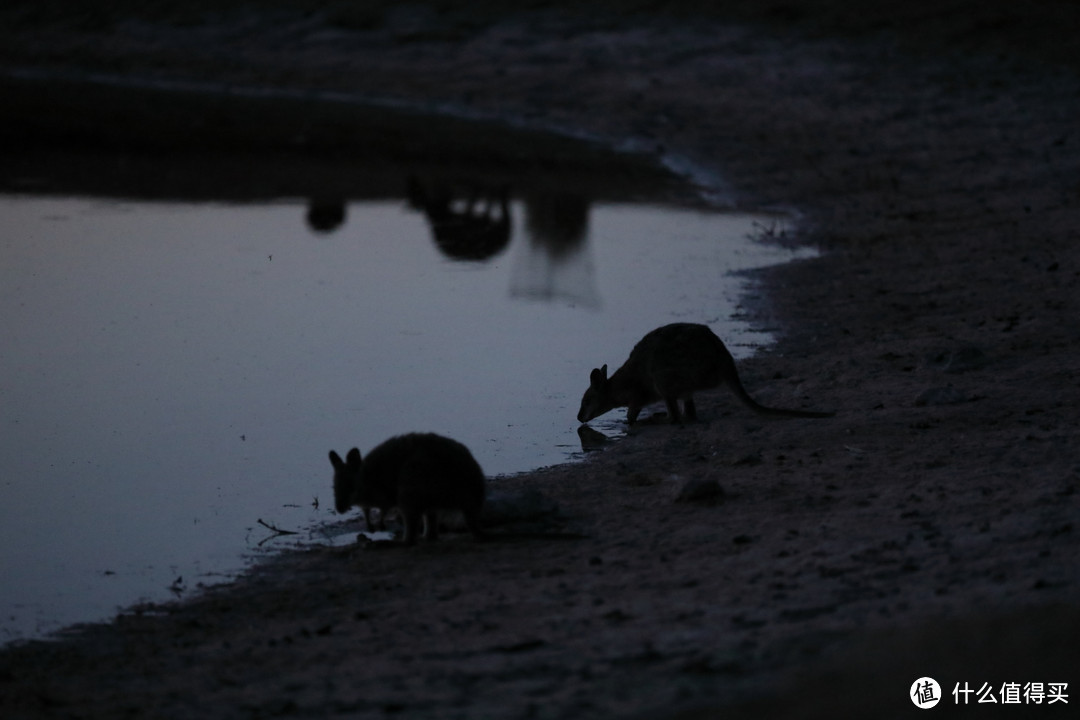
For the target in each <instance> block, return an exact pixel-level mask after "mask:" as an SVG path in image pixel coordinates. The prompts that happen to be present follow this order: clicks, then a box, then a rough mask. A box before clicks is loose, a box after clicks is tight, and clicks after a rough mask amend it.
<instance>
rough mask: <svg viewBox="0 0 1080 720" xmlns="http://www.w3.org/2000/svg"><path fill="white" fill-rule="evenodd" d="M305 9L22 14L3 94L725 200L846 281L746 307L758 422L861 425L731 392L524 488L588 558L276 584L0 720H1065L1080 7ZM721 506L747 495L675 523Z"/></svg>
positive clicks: (128, 636)
mask: <svg viewBox="0 0 1080 720" xmlns="http://www.w3.org/2000/svg"><path fill="white" fill-rule="evenodd" d="M297 5H303V3H282V7H283V8H284V9H275V10H273V11H269V10H267V11H263V12H261V13H253V12H246V11H245V12H238V13H233V12H231V11H218V12H215V13H214V14H213V15H212V16H211V17H210V19H209V20H203V19H199V18H202V16H198V17H197V18H196V19H192V16H189V15H183V17H182V18H179V19H182V20H183V22H178V16H176V15H173V14H171V13H172V10H168V11H166V10H162V11H161V12H160V13H149V14H146V13H144V14H143V15H142V16H129V15H125V14H118V15H116V16H112V17H104V18H103V17H101V16H95V17H93V18H89V17H87V16H84V15H79V14H75V15H71V14H66V15H65V14H59V15H50V14H49V12H47V10H48V8H52V7H54V6H55V7H60V6H63V3H59V4H58V5H54V4H51V3H45V4H43V5H42V6H41V7H43V8H46V9H45V10H40V11H30V10H25V11H20V10H19V9H18V8H15V9H6V10H4V11H3V12H4V13H5V14H6V19H8V22H6V23H4V28H5V30H3V31H2V32H3V33H4V38H3V40H4V42H3V43H2V45H3V47H4V50H3V51H2V53H0V61H2V62H3V64H4V66H5V67H7V68H20V69H23V70H25V69H27V68H31V69H34V71H35V72H38V71H48V72H49V73H61V74H63V75H65V76H67V77H70V76H71V75H72V73H74V74H79V73H83V72H85V71H87V70H94V71H101V72H107V73H110V74H113V75H117V76H122V77H127V78H139V79H141V80H154V81H156V82H164V81H169V82H176V81H181V80H182V81H186V82H213V83H227V84H235V85H243V86H245V87H266V86H272V87H276V88H292V89H304V90H312V89H318V90H323V91H333V92H340V93H348V94H354V95H357V96H363V97H378V98H394V99H396V100H399V101H406V102H408V103H409V104H410V105H411V106H415V107H427V108H442V109H447V108H449V109H452V110H454V111H455V112H459V113H471V114H476V115H479V116H488V117H506V118H514V119H516V120H519V121H524V122H527V123H529V124H531V125H532V126H534V127H557V128H564V129H574V130H575V131H583V132H587V133H589V134H591V135H594V136H598V137H603V138H607V139H609V140H611V141H613V142H620V143H628V144H630V145H632V146H633V147H635V148H638V149H644V150H647V151H649V152H652V153H654V154H656V156H657V157H658V159H662V160H664V161H666V162H668V163H670V164H673V165H676V166H679V167H682V168H685V169H687V170H688V171H692V173H693V174H694V176H695V177H698V178H702V179H707V180H708V182H709V185H708V187H705V188H702V189H703V190H707V191H709V192H708V193H706V194H707V195H709V196H711V197H713V198H719V199H721V200H724V201H734V202H735V203H736V204H738V205H741V206H745V207H751V206H752V207H762V206H784V207H789V208H793V209H795V210H797V211H799V212H800V213H801V214H802V217H803V222H802V224H801V227H800V230H799V232H798V233H797V234H795V235H794V236H792V237H788V238H784V239H782V240H785V241H789V242H801V243H812V244H815V245H818V246H820V247H821V248H822V249H823V250H824V251H825V252H824V254H823V255H822V256H821V257H820V258H818V259H815V260H810V261H805V262H800V263H798V264H793V265H789V266H785V267H781V268H775V269H770V270H767V271H765V272H762V273H759V274H757V275H756V276H755V278H756V280H758V281H760V293H759V294H756V295H755V296H754V297H752V298H747V302H746V304H745V307H744V311H745V313H746V314H747V316H748V317H750V318H751V319H752V320H753V321H754V322H756V323H758V324H760V325H761V326H763V327H769V328H775V329H778V330H779V331H781V333H782V339H781V342H780V343H779V345H778V346H776V347H775V348H773V349H772V350H770V351H769V352H767V353H763V354H762V355H760V356H759V357H756V358H754V359H752V360H750V361H747V362H746V363H744V364H743V365H742V372H743V375H744V381H745V383H746V384H747V386H748V387H749V388H750V389H751V391H752V392H753V393H754V394H755V395H757V396H758V397H759V398H761V399H763V400H767V401H768V402H770V403H774V404H789V403H790V404H802V402H803V401H804V400H805V401H808V402H809V403H811V404H815V405H826V406H829V407H833V408H836V409H837V410H838V414H837V417H836V418H835V419H831V420H824V421H822V420H784V421H774V420H768V419H760V418H757V417H755V416H752V415H749V414H748V413H747V412H746V411H745V410H744V409H743V408H741V407H739V406H737V405H736V404H735V403H733V402H732V401H731V400H730V398H729V397H728V396H727V395H726V394H724V393H722V392H721V393H715V394H711V395H709V396H707V397H706V398H703V399H702V401H700V402H699V411H700V414H701V415H702V417H703V421H702V422H700V423H698V424H694V425H689V426H687V427H684V428H680V429H673V428H670V427H667V426H663V425H646V426H644V427H642V428H640V430H638V431H636V432H635V433H634V434H633V435H632V437H630V438H628V439H627V440H625V441H623V442H621V443H619V444H618V445H616V446H615V447H613V448H612V449H610V450H608V451H606V452H604V453H602V454H599V455H597V456H595V457H594V458H593V459H592V460H591V461H589V462H587V463H585V464H582V465H576V466H572V467H558V468H552V469H548V470H543V471H539V472H536V473H531V474H528V475H524V476H520V477H515V478H510V479H505V480H503V481H501V483H502V484H503V485H504V486H505V487H508V488H540V489H541V490H542V492H543V493H544V494H545V495H547V496H548V497H550V498H551V499H552V500H554V501H556V502H557V503H558V505H559V508H560V519H559V520H558V522H557V524H556V527H557V528H558V529H561V530H566V531H568V532H569V533H576V534H581V535H584V536H585V537H584V538H583V539H578V540H560V541H558V542H554V541H541V540H526V541H520V542H502V543H498V542H497V543H490V544H477V543H474V542H472V541H471V540H470V539H469V538H467V537H465V536H451V535H448V536H446V537H445V538H444V541H440V543H438V544H436V545H432V546H426V547H419V548H416V549H414V550H409V551H387V552H378V551H369V550H363V549H358V548H349V549H326V550H315V551H311V552H304V553H292V554H287V555H285V556H283V557H282V558H280V559H279V560H277V561H275V562H272V563H267V564H265V565H262V566H260V567H258V568H255V569H254V570H253V571H252V572H251V573H250V574H249V575H248V576H246V577H244V578H242V579H241V580H239V581H237V582H236V583H233V584H231V585H228V586H225V587H220V588H216V589H213V590H211V591H209V592H207V593H205V594H204V595H203V596H201V597H198V598H195V599H192V600H189V601H188V602H185V603H183V604H179V605H170V606H163V607H160V608H144V609H141V610H139V611H133V612H127V613H124V614H122V615H121V616H120V617H119V618H118V619H117V621H116V622H115V623H112V624H110V625H105V626H98V627H91V628H87V629H85V630H83V631H80V632H78V633H75V634H74V635H72V636H71V637H69V638H67V639H65V640H64V641H63V642H59V643H31V644H28V645H26V646H22V647H16V648H12V649H8V650H6V651H4V652H3V653H0V713H2V715H3V716H4V717H5V718H9V717H122V716H125V715H131V716H139V717H144V716H161V717H180V716H198V717H202V718H219V717H220V718H226V717H229V718H231V717H238V716H245V715H251V716H257V717H263V716H274V715H285V716H308V717H326V716H330V715H336V714H340V715H344V716H362V717H378V716H382V715H396V716H402V717H470V718H477V717H500V718H516V717H576V718H578V717H620V716H637V715H638V714H640V715H641V716H642V717H645V716H649V717H652V716H655V715H661V716H663V715H665V714H668V715H671V714H676V713H681V712H682V710H683V709H684V708H702V707H704V708H708V709H706V710H701V711H700V712H699V711H692V710H687V711H686V714H685V715H680V716H686V717H689V716H702V717H704V716H706V715H710V714H713V713H714V712H715V710H716V709H717V708H724V709H725V712H728V713H737V712H741V713H746V714H747V716H749V714H751V713H754V712H760V711H762V709H765V710H767V711H769V712H770V713H771V714H773V715H781V714H786V715H793V716H794V715H799V716H816V715H821V716H825V715H828V716H830V717H832V716H836V715H843V714H844V712H843V709H844V708H847V710H848V711H849V714H850V713H854V712H859V713H861V714H863V715H869V714H873V715H874V716H877V717H892V716H900V715H901V714H904V713H909V712H914V711H915V709H914V707H913V705H911V704H910V702H909V701H908V700H907V699H906V696H907V693H908V689H909V686H910V685H911V683H912V682H913V681H914V680H915V679H916V678H918V677H920V676H923V675H929V676H933V677H936V678H937V679H938V680H939V681H940V682H941V684H942V686H943V688H944V691H945V692H946V693H950V692H951V689H952V688H953V685H954V683H964V682H967V683H970V684H971V685H972V686H975V687H978V686H981V685H982V684H983V683H984V682H987V683H991V684H993V685H994V686H995V688H996V689H1000V687H1001V685H1002V683H1005V682H1017V683H1021V684H1023V683H1027V682H1044V683H1050V682H1068V683H1070V685H1069V687H1070V688H1071V689H1074V690H1075V689H1076V688H1075V682H1076V681H1077V678H1076V668H1077V667H1080V662H1078V660H1080V657H1077V651H1076V650H1075V648H1074V647H1071V646H1070V645H1069V643H1068V642H1067V640H1068V639H1069V638H1075V637H1077V630H1078V629H1080V628H1078V625H1080V613H1078V612H1077V611H1076V607H1077V601H1078V600H1080V585H1078V580H1080V578H1078V568H1080V562H1078V561H1080V537H1078V531H1077V522H1078V520H1080V508H1078V497H1077V485H1078V484H1080V442H1078V440H1080V421H1078V419H1077V413H1076V410H1075V408H1076V406H1077V404H1078V403H1077V400H1078V395H1080V369H1078V367H1077V360H1076V358H1077V357H1078V349H1080V307H1078V304H1080V292H1078V290H1080V287H1078V286H1080V250H1078V242H1077V240H1078V239H1080V172H1078V170H1080V136H1078V134H1077V130H1076V125H1075V118H1077V117H1080V81H1078V78H1077V73H1076V71H1077V69H1078V67H1080V64H1078V63H1077V61H1076V57H1075V55H1074V53H1073V52H1071V51H1069V50H1068V49H1063V48H1064V46H1063V45H1059V44H1057V43H1058V41H1059V39H1061V38H1063V37H1068V31H1067V28H1068V27H1076V23H1077V21H1078V20H1080V11H1076V10H1073V9H1072V8H1071V7H1069V6H1067V5H1066V4H1064V3H1062V4H1058V3H1049V2H1047V3H1034V4H1029V6H1025V7H1024V8H1023V10H1024V12H1023V14H1022V15H1021V14H1019V11H1014V10H1013V9H1012V8H1013V6H1012V5H1011V4H1006V3H995V2H989V3H967V2H956V3H950V2H937V3H928V2H914V3H908V4H907V5H906V6H905V10H904V11H903V12H902V13H900V14H890V13H887V12H884V11H881V12H878V11H865V12H864V11H863V9H862V6H861V4H859V5H857V6H855V5H854V4H852V6H855V7H857V8H858V12H856V11H847V10H846V9H845V8H846V7H847V6H846V5H845V4H843V3H834V2H819V3H805V4H790V5H787V4H780V3H760V4H755V7H756V8H757V9H749V8H750V6H751V4H749V3H748V4H747V5H746V8H743V5H742V3H734V4H733V6H732V7H733V9H732V10H731V11H730V12H731V13H732V15H729V16H723V15H716V14H713V15H699V14H694V13H691V12H689V11H688V13H675V14H672V13H660V12H658V11H657V12H647V8H646V12H645V13H644V14H637V15H634V16H631V17H619V16H612V15H608V14H605V13H604V12H602V11H599V10H597V11H594V12H590V13H580V12H579V13H566V12H561V11H558V10H556V9H551V8H543V9H538V10H533V11H529V12H527V13H522V14H510V13H507V14H499V13H495V12H494V11H492V10H490V9H489V7H488V5H486V4H478V5H477V6H476V7H477V8H480V9H478V10H474V11H472V12H471V13H470V12H465V11H455V12H456V14H453V13H452V14H440V13H439V12H438V11H436V10H424V9H422V8H419V7H416V6H408V7H407V8H406V9H405V10H395V11H391V12H389V14H378V13H376V14H374V15H372V16H366V15H365V16H364V17H362V18H359V19H358V17H357V16H349V17H350V18H351V20H349V21H348V22H346V21H345V19H343V18H342V16H340V15H333V14H332V13H331V14H318V13H315V14H312V13H311V12H310V11H295V10H293V9H290V8H295V7H296V6H297ZM309 5H313V4H310V3H309ZM330 5H334V4H332V3H327V4H321V5H320V7H322V6H327V7H329V6H330ZM342 5H343V4H340V3H339V4H336V5H335V7H338V6H342ZM150 7H151V8H159V9H160V8H161V7H166V9H168V8H171V7H172V5H168V6H166V5H165V4H161V5H152V4H151V6H150ZM309 10H310V8H309ZM338 10H340V7H338ZM132 12H133V11H132ZM12 13H14V14H13V15H12ZM20 13H21V14H20ZM193 137H196V138H197V133H195V134H194V135H193ZM721 179H722V182H723V184H722V185H721V184H720V182H721ZM658 281H659V279H658ZM645 329H648V328H643V330H645ZM624 351H625V349H620V348H612V349H610V351H609V352H607V353H605V356H604V357H598V358H597V362H598V363H600V362H609V363H617V362H618V361H620V360H621V359H622V358H621V353H623V352H624ZM587 370H588V368H583V369H582V372H583V375H582V377H583V383H584V379H585V376H586V373H587ZM567 421H568V422H571V421H572V418H567ZM313 462H323V459H321V458H316V459H313ZM698 478H700V479H712V480H716V481H717V482H718V483H719V485H720V487H721V488H722V493H721V494H720V495H719V496H714V497H712V498H710V499H708V500H707V501H698V502H676V501H675V498H676V495H677V493H678V490H679V489H680V488H681V487H682V485H683V484H684V483H685V482H686V481H688V480H690V479H698ZM799 677H808V678H809V679H806V680H805V681H804V682H805V685H802V686H799V685H797V683H798V678H799ZM793 683H796V684H795V685H793ZM792 687H795V688H796V689H794V690H790V688H792ZM852 688H858V689H859V690H860V692H853V691H851V689H852ZM830 689H831V690H834V691H836V692H832V693H830V692H829V691H830ZM845 689H846V690H848V692H844V690H845ZM815 693H816V694H815ZM811 697H812V698H814V700H813V701H810V700H808V698H811ZM746 703H749V705H747V704H746ZM944 704H945V705H947V706H951V705H952V704H953V700H952V696H951V695H950V694H947V695H946V699H945V701H944ZM1073 705H1074V703H1073V701H1072V698H1070V704H1069V705H1068V706H1066V705H1064V704H1063V703H1057V704H1055V705H1054V706H1050V705H1045V704H1044V705H1041V706H1038V707H1035V706H1026V707H1024V706H1021V707H1016V708H1008V709H1009V710H1015V711H1016V712H1015V714H1016V715H1018V716H1019V715H1024V713H1025V711H1027V712H1028V713H1029V714H1030V715H1031V716H1037V717H1040V718H1041V717H1048V716H1061V715H1063V714H1064V713H1067V712H1068V709H1069V708H1070V707H1072V706H1073ZM852 708H855V709H854V710H853V709H852ZM950 709H951V710H956V708H950ZM969 709H971V710H972V713H971V714H972V715H979V716H981V715H982V714H983V712H982V711H983V710H984V709H985V708H984V707H981V706H972V707H971V708H969ZM975 711H978V712H975ZM694 713H698V714H697V715H695V714H694ZM954 714H955V713H954Z"/></svg>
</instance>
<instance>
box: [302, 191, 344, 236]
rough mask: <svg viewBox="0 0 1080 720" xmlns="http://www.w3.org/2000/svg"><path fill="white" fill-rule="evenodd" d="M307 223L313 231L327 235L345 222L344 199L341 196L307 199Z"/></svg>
mask: <svg viewBox="0 0 1080 720" xmlns="http://www.w3.org/2000/svg"><path fill="white" fill-rule="evenodd" d="M306 219H307V224H308V227H310V228H311V229H312V230H313V231H314V232H315V233H317V234H319V235H328V234H330V233H332V232H334V231H335V230H337V229H338V228H339V227H341V226H342V225H344V224H345V201H344V200H343V199H341V198H311V199H310V200H308V207H307V215H306Z"/></svg>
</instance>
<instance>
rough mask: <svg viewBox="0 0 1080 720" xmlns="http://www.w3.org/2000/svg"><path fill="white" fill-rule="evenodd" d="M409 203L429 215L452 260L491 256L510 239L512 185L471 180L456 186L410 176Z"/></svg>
mask: <svg viewBox="0 0 1080 720" xmlns="http://www.w3.org/2000/svg"><path fill="white" fill-rule="evenodd" d="M406 192H407V195H408V198H409V206H410V207H412V208H413V209H415V210H419V211H420V212H422V213H423V214H424V217H425V218H427V221H428V225H429V226H430V228H431V234H432V236H433V237H434V238H435V245H436V247H438V248H439V250H440V251H441V252H442V253H443V254H444V255H446V257H448V258H450V259H451V260H488V259H490V258H492V257H494V256H496V255H498V254H499V253H500V252H502V251H503V250H504V249H506V246H507V245H508V244H509V242H510V229H511V226H512V223H511V220H510V189H509V188H508V187H507V186H506V185H502V186H500V187H486V186H484V185H483V184H481V183H478V182H472V183H469V184H468V189H467V190H464V191H463V190H457V189H455V188H454V187H453V186H452V185H450V184H449V183H446V182H428V183H425V182H423V181H421V180H419V179H418V178H416V177H411V178H409V183H408V187H407V190H406Z"/></svg>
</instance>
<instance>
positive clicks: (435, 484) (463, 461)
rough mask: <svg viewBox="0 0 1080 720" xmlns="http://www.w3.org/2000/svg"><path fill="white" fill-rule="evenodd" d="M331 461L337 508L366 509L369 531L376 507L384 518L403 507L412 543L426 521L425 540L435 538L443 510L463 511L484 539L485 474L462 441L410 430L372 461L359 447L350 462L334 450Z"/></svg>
mask: <svg viewBox="0 0 1080 720" xmlns="http://www.w3.org/2000/svg"><path fill="white" fill-rule="evenodd" d="M330 464H331V465H333V467H334V506H335V508H336V509H337V511H338V512H339V513H344V512H347V511H348V510H349V508H350V507H353V506H359V507H361V508H363V510H364V520H365V521H366V522H367V523H368V529H369V530H371V527H372V525H371V518H370V515H369V510H370V509H371V508H379V509H380V510H381V512H382V515H383V516H385V514H386V513H387V512H388V511H389V510H390V509H391V508H397V509H398V511H399V512H400V513H401V516H402V518H403V519H404V521H405V537H404V543H405V544H406V545H412V544H414V543H415V542H416V539H417V537H418V535H420V527H421V524H422V525H423V537H424V539H426V540H435V539H436V538H437V537H438V533H439V527H438V512H437V511H439V510H460V511H461V512H462V514H463V515H464V516H465V524H466V525H467V526H468V528H469V530H470V531H471V532H472V534H473V536H475V537H476V538H478V539H480V538H483V537H484V532H483V530H482V529H481V528H480V510H481V508H482V507H483V505H484V494H485V489H484V482H485V481H484V473H483V471H482V470H481V469H480V465H479V463H477V462H476V459H475V458H473V456H472V453H471V452H469V449H468V448H467V447H465V446H464V445H462V444H461V443H459V442H458V441H456V440H451V439H450V438H447V437H443V436H441V435H436V434H434V433H409V434H407V435H399V436H397V437H392V438H390V439H389V440H386V441H385V442H383V443H381V444H380V445H378V446H376V447H375V448H373V449H372V450H371V452H369V453H368V455H367V458H366V459H362V458H361V456H360V450H359V449H358V448H353V449H351V450H349V452H348V453H346V455H345V459H344V460H342V459H341V456H339V455H338V454H337V453H336V452H334V451H333V450H331V451H330ZM381 523H382V520H381V518H380V524H381Z"/></svg>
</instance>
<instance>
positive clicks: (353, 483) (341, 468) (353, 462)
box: [330, 448, 360, 513]
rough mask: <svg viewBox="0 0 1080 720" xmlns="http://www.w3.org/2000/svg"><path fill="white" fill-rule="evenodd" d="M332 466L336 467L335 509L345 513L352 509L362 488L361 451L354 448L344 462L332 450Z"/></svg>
mask: <svg viewBox="0 0 1080 720" xmlns="http://www.w3.org/2000/svg"><path fill="white" fill-rule="evenodd" d="M330 464H331V465H333V466H334V508H335V509H336V510H337V511H338V512H339V513H344V512H346V511H348V509H349V508H350V507H352V505H353V497H354V496H355V494H356V491H357V490H358V489H359V487H360V451H359V450H358V449H357V448H353V449H352V450H350V451H349V452H348V453H346V455H345V459H344V460H342V459H341V456H340V455H338V454H337V453H336V452H334V451H333V450H331V451H330Z"/></svg>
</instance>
